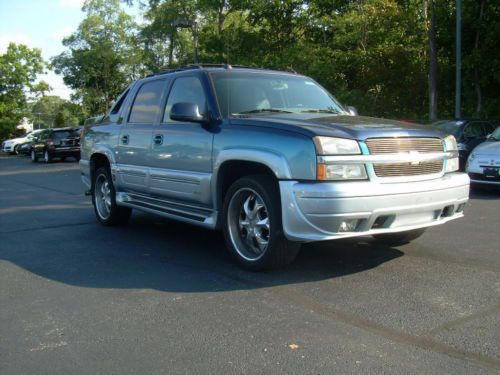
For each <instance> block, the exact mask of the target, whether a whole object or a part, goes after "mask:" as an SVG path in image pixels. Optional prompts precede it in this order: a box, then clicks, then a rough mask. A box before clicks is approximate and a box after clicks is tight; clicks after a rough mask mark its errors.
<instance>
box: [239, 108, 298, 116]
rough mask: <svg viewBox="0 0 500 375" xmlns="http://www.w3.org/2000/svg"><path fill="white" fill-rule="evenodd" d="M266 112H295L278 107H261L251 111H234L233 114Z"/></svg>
mask: <svg viewBox="0 0 500 375" xmlns="http://www.w3.org/2000/svg"><path fill="white" fill-rule="evenodd" d="M265 112H274V113H293V112H291V111H285V110H283V109H277V108H261V109H252V110H251V111H243V112H238V113H233V115H246V114H250V113H265Z"/></svg>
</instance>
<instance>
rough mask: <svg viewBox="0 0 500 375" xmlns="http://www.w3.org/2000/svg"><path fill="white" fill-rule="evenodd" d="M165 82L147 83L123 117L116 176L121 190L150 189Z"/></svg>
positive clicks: (145, 190)
mask: <svg viewBox="0 0 500 375" xmlns="http://www.w3.org/2000/svg"><path fill="white" fill-rule="evenodd" d="M165 82H166V81H165V79H153V80H148V81H145V82H143V83H142V84H141V85H140V86H139V87H138V89H137V90H136V92H135V94H134V98H133V101H132V103H131V106H130V110H129V111H128V113H127V114H126V117H125V118H124V119H123V126H121V127H120V134H119V137H118V145H117V147H116V162H117V169H116V177H117V179H118V186H120V189H121V190H122V189H123V190H130V191H136V192H141V193H147V192H148V189H149V158H150V157H149V151H150V147H151V133H152V130H153V124H155V123H156V122H158V120H159V116H160V103H161V100H162V98H163V95H164V91H165Z"/></svg>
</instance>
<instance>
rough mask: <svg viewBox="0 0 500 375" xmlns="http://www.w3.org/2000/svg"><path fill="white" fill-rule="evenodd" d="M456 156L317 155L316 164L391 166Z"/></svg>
mask: <svg viewBox="0 0 500 375" xmlns="http://www.w3.org/2000/svg"><path fill="white" fill-rule="evenodd" d="M457 156H458V152H457V151H447V152H432V153H401V154H378V155H339V156H334V155H318V163H321V164H361V163H373V164H392V163H411V162H423V161H434V160H443V159H453V158H456V157H457Z"/></svg>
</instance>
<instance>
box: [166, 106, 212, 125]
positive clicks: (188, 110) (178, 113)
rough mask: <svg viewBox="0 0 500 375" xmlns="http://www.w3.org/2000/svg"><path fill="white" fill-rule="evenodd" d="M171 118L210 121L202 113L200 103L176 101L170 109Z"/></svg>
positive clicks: (185, 120) (186, 120) (187, 120)
mask: <svg viewBox="0 0 500 375" xmlns="http://www.w3.org/2000/svg"><path fill="white" fill-rule="evenodd" d="M170 119H171V120H174V121H184V122H197V123H200V124H206V123H208V119H207V118H206V117H205V116H203V115H202V114H201V113H200V109H199V108H198V104H195V103H175V104H174V105H173V106H172V109H170Z"/></svg>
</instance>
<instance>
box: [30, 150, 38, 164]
mask: <svg viewBox="0 0 500 375" xmlns="http://www.w3.org/2000/svg"><path fill="white" fill-rule="evenodd" d="M30 156H31V161H32V162H33V163H37V162H38V156H37V155H36V152H35V150H31V151H30Z"/></svg>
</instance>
